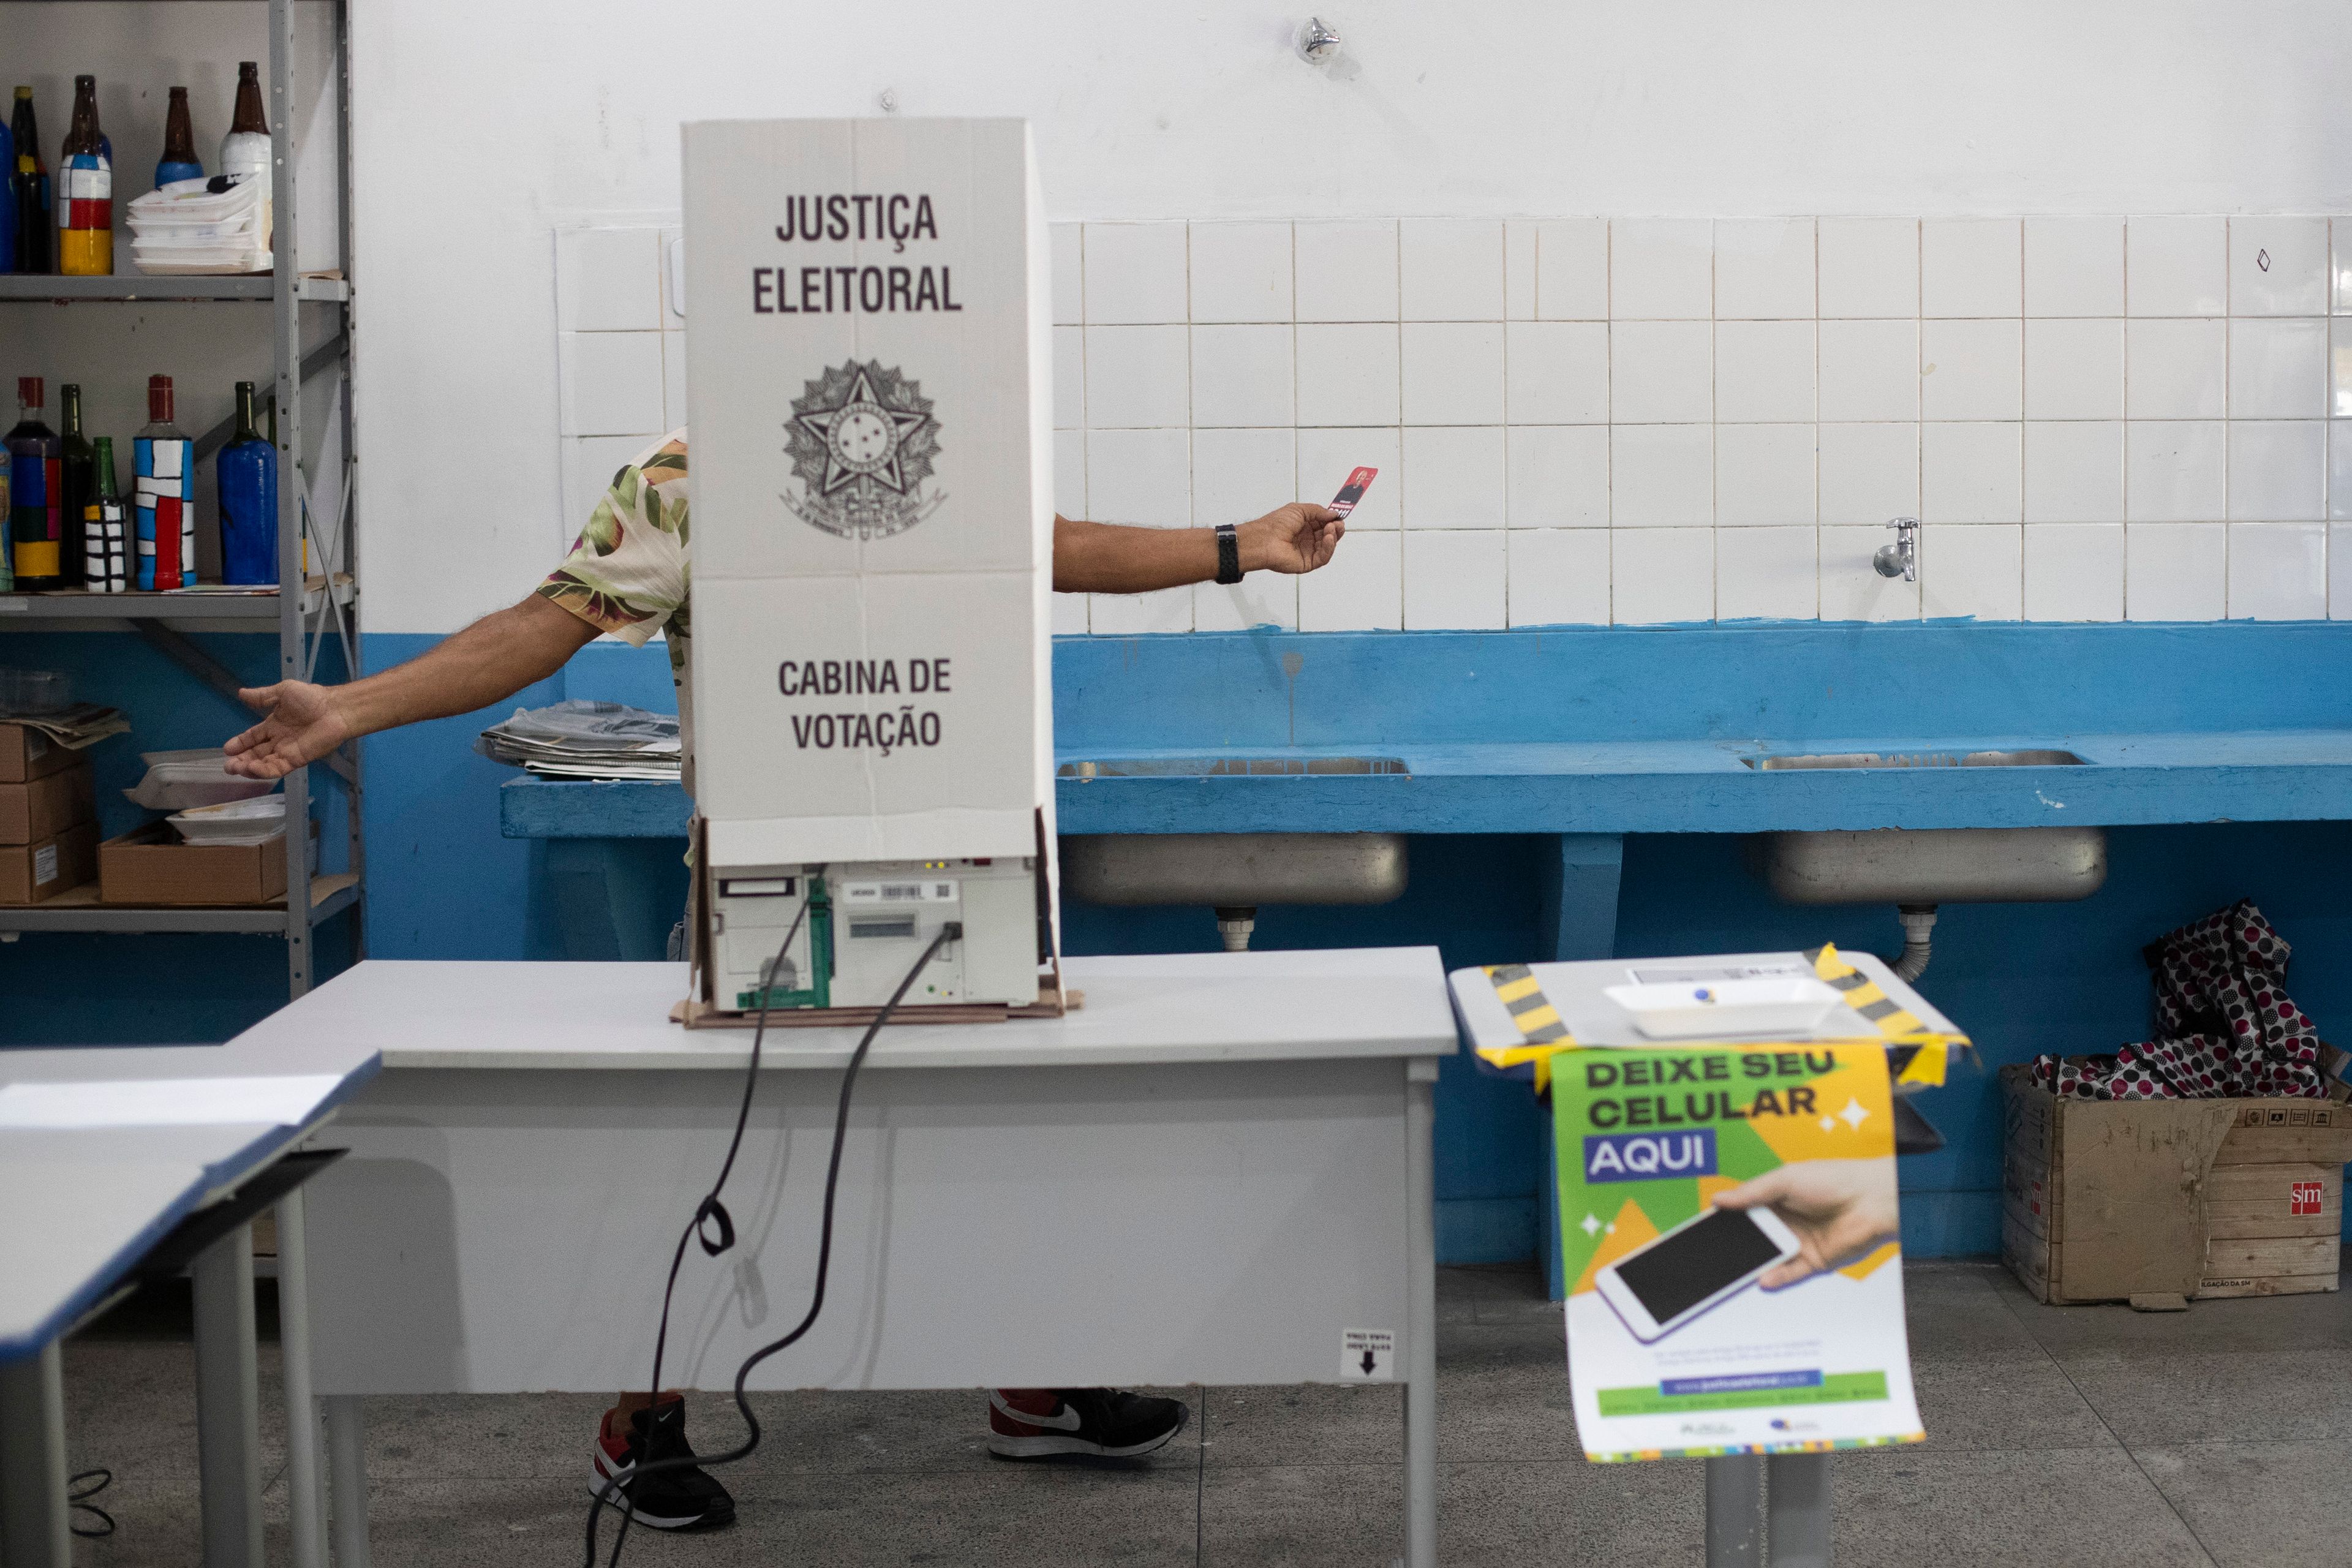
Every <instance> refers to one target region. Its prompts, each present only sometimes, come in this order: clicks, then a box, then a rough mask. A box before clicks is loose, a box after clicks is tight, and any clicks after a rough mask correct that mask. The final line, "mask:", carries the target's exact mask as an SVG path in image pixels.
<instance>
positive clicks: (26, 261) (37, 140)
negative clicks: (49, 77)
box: [8, 87, 49, 272]
mask: <svg viewBox="0 0 2352 1568" xmlns="http://www.w3.org/2000/svg"><path fill="white" fill-rule="evenodd" d="M8 139H9V140H10V141H11V142H15V143H16V163H15V164H14V165H13V168H12V170H11V173H10V174H9V175H8V199H9V202H10V204H11V205H14V207H15V208H16V270H17V271H19V272H47V270H48V269H49V170H48V165H47V164H46V163H42V162H41V126H40V121H38V120H37V119H36V118H35V117H34V114H33V89H31V88H29V87H19V88H17V89H16V112H15V113H14V115H13V116H11V118H10V119H9V121H8Z"/></svg>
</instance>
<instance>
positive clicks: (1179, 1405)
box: [988, 1388, 1192, 1459]
mask: <svg viewBox="0 0 2352 1568" xmlns="http://www.w3.org/2000/svg"><path fill="white" fill-rule="evenodd" d="M1051 1392H1052V1395H1053V1399H1054V1407H1053V1408H1052V1409H1051V1410H1042V1409H1039V1410H1024V1409H1021V1408H1019V1407H1018V1406H1016V1405H1013V1404H1012V1403H1010V1402H1009V1401H1008V1400H1007V1399H1006V1398H1005V1391H1004V1390H1003V1389H998V1390H996V1391H994V1392H993V1393H992V1394H989V1396H988V1451H989V1452H990V1453H992V1454H994V1455H996V1456H997V1457H998V1458H1004V1459H1034V1458H1042V1457H1044V1456H1045V1455H1048V1454H1093V1455H1097V1456H1099V1457H1101V1458H1107V1459H1131V1458H1135V1457H1136V1456H1137V1455H1139V1454H1149V1453H1150V1452H1151V1451H1152V1450H1153V1449H1154V1448H1159V1447H1166V1446H1167V1444H1168V1443H1169V1442H1171V1440H1172V1439H1173V1438H1174V1437H1175V1436H1176V1434H1177V1433H1179V1432H1181V1431H1182V1430H1184V1423H1185V1421H1186V1420H1187V1419H1189V1418H1190V1417H1191V1415H1192V1411H1191V1410H1189V1409H1188V1408H1186V1407H1185V1405H1184V1402H1183V1401H1182V1400H1181V1399H1155V1398H1153V1397H1152V1396H1151V1395H1150V1394H1128V1393H1125V1392H1123V1391H1121V1390H1119V1389H1116V1388H1056V1389H1054V1390H1052V1391H1051ZM1019 1398H1020V1399H1021V1403H1022V1404H1023V1405H1043V1404H1044V1403H1045V1401H1044V1400H1043V1399H1039V1398H1035V1397H1034V1396H1032V1395H1030V1394H1027V1393H1025V1392H1024V1393H1022V1394H1020V1395H1019Z"/></svg>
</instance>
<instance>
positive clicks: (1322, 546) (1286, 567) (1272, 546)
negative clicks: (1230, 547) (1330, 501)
mask: <svg viewBox="0 0 2352 1568" xmlns="http://www.w3.org/2000/svg"><path fill="white" fill-rule="evenodd" d="M1346 531H1348V524H1347V521H1346V520H1345V519H1343V518H1342V517H1340V515H1339V513H1338V512H1336V511H1333V510H1331V509H1330V508H1329V507H1328V506H1317V505H1315V504H1313V503H1312V502H1310V501H1303V500H1302V501H1292V502H1291V503H1290V504H1289V505H1288V506H1278V507H1276V508H1275V509H1274V510H1272V511H1270V512H1267V513H1266V514H1265V516H1264V517H1261V518H1259V519H1257V520H1256V521H1253V522H1245V523H1244V524H1242V525H1241V527H1240V528H1239V529H1238V530H1236V532H1238V533H1239V534H1240V536H1241V537H1240V541H1239V542H1240V544H1241V550H1242V570H1243V571H1244V572H1257V571H1265V572H1288V573H1291V574H1297V573H1301V572H1312V571H1314V570H1315V569H1316V568H1317V567H1318V566H1320V565H1322V564H1323V563H1325V562H1327V561H1328V560H1330V559H1331V552H1333V551H1334V550H1337V549H1339V536H1340V535H1341V534H1343V533H1345V532H1346Z"/></svg>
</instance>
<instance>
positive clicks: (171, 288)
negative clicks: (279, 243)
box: [0, 132, 352, 305]
mask: <svg viewBox="0 0 2352 1568" xmlns="http://www.w3.org/2000/svg"><path fill="white" fill-rule="evenodd" d="M271 140H273V141H275V140H277V136H276V133H275V132H272V133H271ZM279 254H283V253H282V252H280V253H279ZM296 291H297V293H298V294H299V296H300V298H301V300H302V302H303V303H304V304H325V303H332V302H340V301H342V300H349V299H350V298H351V297H352V288H351V285H350V284H348V283H346V282H344V281H343V280H342V279H340V278H305V279H301V280H300V281H299V283H298V284H297V285H296ZM277 297H278V278H277V275H276V274H274V273H268V272H254V273H248V274H247V275H245V276H243V277H236V278H146V277H140V276H136V275H133V276H130V277H115V278H68V277H65V276H64V275H62V274H59V273H47V274H35V275H26V274H24V273H16V272H0V300H46V301H47V302H48V303H50V304H53V305H70V304H72V303H73V302H74V301H76V300H118V301H125V302H130V303H136V304H152V303H155V302H157V301H159V300H274V299H276V298H277Z"/></svg>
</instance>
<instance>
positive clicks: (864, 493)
mask: <svg viewBox="0 0 2352 1568" xmlns="http://www.w3.org/2000/svg"><path fill="white" fill-rule="evenodd" d="M804 385H805V386H806V388H807V390H806V391H805V392H804V393H803V395H801V396H799V397H796V398H794V399H793V405H792V407H793V416H792V417H791V418H790V419H788V420H786V421H785V422H784V450H785V452H786V454H787V455H788V456H790V457H791V458H792V460H793V477H794V478H796V479H799V480H800V481H801V494H800V495H798V496H791V495H787V496H785V497H784V498H783V502H784V505H785V506H786V507H788V508H790V509H791V510H792V512H793V515H794V516H795V517H798V518H799V519H800V520H801V521H803V522H805V523H807V524H809V525H810V526H811V527H812V528H821V529H823V530H824V531H825V532H827V533H832V534H838V535H839V536H841V537H842V538H844V539H881V538H885V537H887V536H888V535H890V534H893V533H898V532H902V531H905V530H907V529H909V528H912V527H914V525H915V524H917V523H919V522H920V521H923V520H924V519H925V518H927V517H929V516H930V515H931V513H932V512H934V511H936V510H939V506H940V502H941V501H943V500H946V499H947V497H946V496H945V495H944V494H942V493H941V492H940V490H939V489H938V487H937V486H936V485H931V486H929V488H928V489H927V488H926V481H929V480H930V479H932V477H933V476H932V468H931V460H932V459H933V458H937V457H938V456H939V454H940V422H939V420H938V419H937V418H935V417H934V416H933V415H932V412H931V400H930V399H929V398H928V397H925V396H924V395H923V393H922V388H921V386H920V385H919V384H917V383H916V382H914V381H913V380H911V379H910V378H908V376H906V375H904V374H901V373H900V372H898V370H895V369H886V368H884V366H883V364H882V362H881V361H879V360H867V361H865V362H864V363H860V362H859V361H856V360H849V361H846V362H845V363H842V364H838V365H831V366H828V367H826V369H825V370H824V374H821V375H819V376H818V377H817V378H816V379H815V380H814V381H811V382H807V383H805V384H804Z"/></svg>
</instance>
